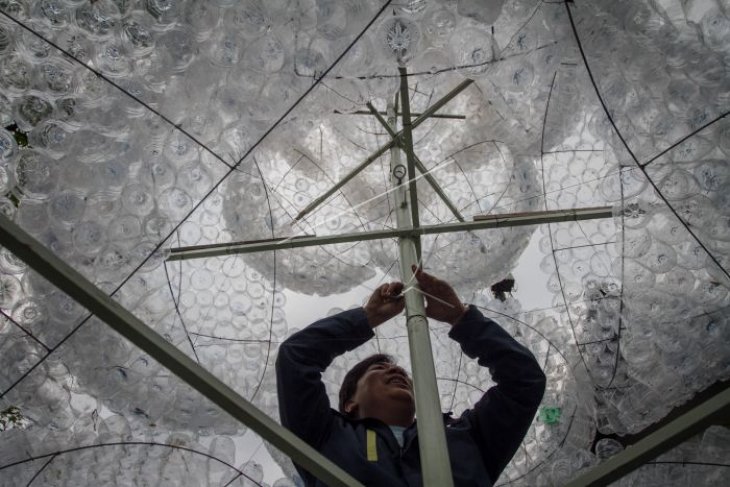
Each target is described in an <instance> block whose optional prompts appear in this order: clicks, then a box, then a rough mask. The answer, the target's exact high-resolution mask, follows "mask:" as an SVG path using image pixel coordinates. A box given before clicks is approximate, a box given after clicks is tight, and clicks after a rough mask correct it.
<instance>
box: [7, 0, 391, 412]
mask: <svg viewBox="0 0 730 487" xmlns="http://www.w3.org/2000/svg"><path fill="white" fill-rule="evenodd" d="M391 2H392V0H388V1H387V2H386V3H385V4H384V5H383V7H382V8H381V9H380V10H379V11H378V12H377V13H376V14H375V16H374V17H373V18H372V19H371V20H370V22H369V23H368V24H367V25H366V26H365V28H364V29H363V30H362V31H361V32H360V34H358V35H357V36H356V37H355V39H354V40H353V41H352V42H351V43H350V44H349V45H348V46H347V47H346V48H345V50H344V51H343V52H342V54H340V56H338V57H337V59H335V61H334V62H333V63H332V65H330V67H329V68H327V70H326V71H325V72H324V73H323V74H322V76H320V77H319V78H317V79H316V80H315V82H314V83H313V84H312V86H310V87H309V88H308V89H307V90H306V91H305V92H304V93H303V94H302V95H301V96H300V97H299V98H298V99H297V100H296V101H295V102H294V103H293V104H292V106H291V107H290V108H289V109H288V110H287V111H286V112H285V113H284V115H282V116H281V117H279V119H278V120H277V121H276V122H274V124H273V125H272V126H271V127H270V128H269V129H268V130H267V131H266V132H265V133H264V134H263V135H262V136H261V137H260V138H259V139H258V140H257V141H256V143H254V144H253V145H252V146H251V148H250V149H249V150H248V151H246V153H245V154H244V155H243V156H242V157H241V158H240V159H239V160H238V162H237V163H236V164H235V165H234V166H229V167H230V169H229V170H228V172H226V174H224V175H223V176H222V177H221V178H220V179H219V180H218V182H217V183H215V184H214V185H213V187H212V188H211V189H210V191H208V193H206V194H205V195H204V196H203V197H202V198H201V200H200V201H199V202H198V203H197V204H195V205H194V206H193V208H192V209H191V210H190V211H189V212H188V213H187V214H186V215H185V216H184V217H183V218H182V219H181V220H180V222H179V223H178V224H177V225H175V226H174V227H173V228H172V230H171V231H170V233H169V234H168V235H167V236H166V237H165V238H163V239H162V240H161V241H160V242H159V243H158V244H157V245H155V247H154V248H153V249H152V251H151V252H150V253H149V255H148V256H147V257H145V258H144V259H143V260H142V262H140V263H139V265H137V266H136V267H135V268H134V269H133V270H132V271H131V272H130V273H129V275H128V276H127V277H126V278H124V279H123V280H122V282H121V283H120V284H119V285H118V286H117V287H116V288H115V289H114V290H113V291H112V292H111V294H110V295H111V296H113V295H114V294H116V293H117V292H118V291H119V290H120V289H121V288H122V286H124V285H125V284H126V283H127V282H128V281H129V280H130V279H131V278H132V276H134V275H135V274H136V273H137V271H139V269H141V268H142V267H143V266H144V265H145V264H146V263H147V262H148V261H149V260H150V259H151V258H152V256H153V255H155V253H156V252H157V251H159V250H160V248H161V247H162V246H163V244H164V243H165V242H166V241H167V240H168V239H169V238H170V237H171V236H172V235H173V234H174V233H175V232H176V231H177V230H178V229H179V228H180V226H182V224H183V223H185V222H186V221H187V219H188V218H190V216H191V215H192V214H193V213H195V211H196V210H197V209H198V208H199V207H200V206H201V205H202V204H203V203H204V202H205V200H206V199H207V198H208V197H210V195H212V194H213V193H214V192H215V191H216V190H217V189H218V187H219V186H220V185H221V184H222V183H223V181H225V180H226V179H227V178H228V176H230V175H231V174H232V173H233V172H234V171H236V170H237V169H238V166H239V165H240V164H241V163H242V162H243V160H244V159H245V158H246V156H248V155H249V154H250V153H251V152H252V151H253V150H254V149H255V148H256V147H258V145H259V144H260V143H261V142H262V141H263V140H264V138H266V136H268V135H269V134H270V133H271V132H272V131H273V130H274V129H275V128H276V127H277V126H278V125H279V124H280V123H281V122H282V121H283V120H284V118H286V117H287V116H288V115H289V113H291V112H292V110H294V109H295V108H296V107H297V106H298V105H299V103H301V102H302V101H303V100H304V98H305V97H306V96H307V95H309V94H310V93H311V92H312V91H313V90H314V88H316V87H317V86H318V84H319V82H320V81H321V80H322V79H323V78H324V76H325V75H326V74H327V73H329V72H330V71H331V70H332V69H334V67H335V66H336V65H337V63H339V62H340V60H341V59H342V58H343V57H344V56H345V55H346V54H347V53H348V52H349V51H350V49H352V47H353V46H354V45H355V44H356V43H357V41H358V40H360V38H361V37H362V36H363V35H364V34H365V32H366V31H367V30H368V29H369V28H370V27H371V26H372V24H373V23H374V22H375V21H376V20H377V18H378V17H379V16H380V15H381V14H382V13H383V12H384V11H385V10H386V9H387V7H388V5H390V3H391ZM0 13H2V14H3V15H6V16H7V14H5V13H4V12H0ZM8 18H10V19H11V20H13V21H14V22H16V23H19V22H18V21H16V20H15V19H13V18H12V17H9V16H8ZM19 25H21V26H23V24H22V23H19ZM23 28H25V29H26V30H29V31H30V32H33V31H32V30H31V29H30V28H28V27H25V26H23ZM33 33H34V34H35V32H33ZM39 37H40V38H41V39H43V37H42V36H40V35H39ZM44 40H45V39H44ZM51 45H53V44H51ZM262 183H263V181H262ZM92 316H93V315H92V314H89V315H87V316H86V317H85V318H84V319H83V320H81V322H80V323H79V324H78V325H76V327H74V328H73V329H72V330H71V331H70V332H69V333H68V334H67V335H66V336H65V337H64V338H63V339H61V341H59V342H58V343H57V344H56V346H54V347H53V348H51V350H49V352H48V353H47V354H46V355H44V356H43V357H42V358H41V359H40V360H38V362H36V363H35V364H33V365H32V366H31V367H30V368H29V369H28V370H27V371H26V372H25V373H23V375H21V377H20V378H19V379H18V380H16V381H15V382H13V383H12V384H11V385H10V386H9V387H8V388H7V389H5V390H4V391H3V392H2V393H0V398H2V397H3V396H5V395H6V394H7V393H8V392H10V391H11V390H12V389H14V388H15V387H16V386H17V385H18V384H19V383H20V382H22V381H23V380H24V379H25V378H26V377H27V376H28V375H29V374H30V373H31V372H33V370H35V369H36V368H37V367H38V366H39V365H40V364H41V363H43V362H44V361H45V360H46V359H47V358H48V357H49V356H50V354H51V353H53V352H54V351H55V350H57V349H58V348H59V347H60V346H61V345H63V344H64V343H65V342H66V340H68V339H69V338H70V337H71V336H73V335H74V334H75V333H76V332H77V331H78V330H79V328H81V327H82V326H83V325H84V324H85V323H86V322H87V321H88V320H89V319H90V318H91V317H92Z"/></svg>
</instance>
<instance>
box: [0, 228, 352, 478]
mask: <svg viewBox="0 0 730 487" xmlns="http://www.w3.org/2000/svg"><path fill="white" fill-rule="evenodd" d="M0 244H2V246H4V247H6V248H7V249H8V250H10V251H11V252H12V253H13V254H15V255H16V256H17V257H19V258H20V259H22V260H23V261H24V262H25V263H26V264H27V265H28V266H29V267H30V268H32V269H33V270H35V271H36V272H38V273H39V274H40V275H42V276H43V277H45V278H46V279H47V280H48V281H49V282H51V283H52V284H53V285H55V286H57V287H58V288H59V289H61V290H63V292H65V293H66V294H68V295H69V296H71V297H72V298H73V299H75V300H76V301H77V302H78V303H79V304H81V305H82V306H84V307H85V308H86V309H87V310H88V311H90V312H91V313H93V314H94V315H96V316H98V317H99V318H100V319H101V320H103V321H104V322H105V323H106V324H108V325H109V326H110V327H112V328H113V329H114V330H116V331H117V332H119V333H120V334H121V335H122V336H124V337H126V338H127V339H128V340H129V341H131V342H132V343H134V344H135V345H136V346H138V347H139V348H141V349H142V350H144V351H145V352H146V353H148V354H149V355H150V356H151V357H152V358H154V359H155V360H157V361H158V362H159V363H160V364H162V365H163V366H164V367H166V368H167V369H169V370H170V371H171V372H172V373H173V374H175V375H177V376H178V377H179V378H180V379H182V380H183V381H185V382H186V383H188V384H189V385H190V386H192V387H193V388H194V389H195V390H197V391H198V392H200V393H201V394H202V395H203V396H204V397H206V398H208V399H209V400H210V401H212V402H213V403H214V404H216V405H217V406H218V407H220V408H221V409H223V410H224V411H226V412H227V413H228V414H230V415H231V416H233V417H234V418H236V419H237V420H239V421H241V422H242V423H243V424H245V425H246V426H248V427H249V428H251V429H252V430H254V431H255V432H256V433H258V434H259V435H260V436H261V437H262V438H264V439H265V440H266V441H268V442H270V443H271V444H272V445H274V446H275V447H276V448H278V449H280V450H281V451H283V452H284V453H285V454H287V455H289V457H291V459H292V460H293V461H294V462H296V463H298V464H299V465H301V466H302V467H304V468H305V469H307V470H308V471H309V472H311V473H312V474H314V475H315V476H317V477H318V478H320V479H321V480H322V481H324V482H326V483H327V485H338V486H362V484H360V483H359V482H357V481H356V480H355V479H353V478H352V477H351V476H350V475H349V474H347V473H346V472H345V471H344V470H342V469H341V468H340V467H338V466H337V465H335V464H334V463H332V462H331V461H330V460H328V459H327V458H326V457H324V456H323V455H322V454H321V453H319V452H317V451H316V450H314V449H313V448H312V447H310V446H309V445H308V444H306V443H305V442H304V441H302V440H301V439H299V438H298V437H297V436H296V435H294V434H293V433H292V432H290V431H289V430H287V429H286V428H284V427H283V426H281V425H279V424H278V423H277V422H276V421H274V420H273V419H271V418H270V417H269V416H267V415H266V413H264V412H262V411H261V410H259V409H258V408H256V406H254V405H253V404H251V403H250V402H249V401H247V400H246V399H244V398H242V397H241V396H240V395H238V394H237V393H236V391H234V390H233V389H231V388H230V387H228V386H227V385H226V384H225V383H224V382H222V381H220V380H219V379H218V378H217V377H215V376H214V375H213V374H211V373H210V372H208V371H207V370H206V369H205V368H203V367H201V366H200V365H198V364H197V363H195V362H194V361H193V360H191V359H190V358H189V357H188V356H187V355H185V354H184V353H183V352H181V351H180V350H179V349H178V348H177V347H175V346H174V345H172V344H171V343H169V342H168V341H167V340H165V339H164V338H163V337H161V336H160V335H159V334H158V333H157V332H155V331H154V330H152V329H151V328H149V327H148V326H147V325H145V324H144V323H143V322H142V321H140V320H139V319H138V318H137V317H136V316H134V315H133V314H132V313H130V312H129V311H127V310H126V309H125V308H124V307H123V306H122V305H120V304H119V303H117V302H116V301H114V300H113V299H112V298H110V297H109V296H107V295H106V294H105V293H104V292H102V291H101V290H100V289H99V288H97V287H96V286H94V284H93V283H91V282H90V281H89V280H87V279H86V278H85V277H84V276H82V275H81V274H80V273H79V272H77V271H76V270H74V269H73V268H71V267H70V266H69V265H68V264H66V263H65V262H63V261H62V260H61V259H59V258H58V257H57V256H56V255H55V254H53V253H52V252H51V251H50V250H48V249H47V248H46V247H44V246H43V245H42V244H41V243H40V242H38V241H37V240H35V239H34V238H33V237H32V236H30V235H29V234H28V233H27V232H26V231H25V230H23V229H22V228H20V227H19V226H18V225H16V224H15V223H13V222H12V221H10V220H9V219H8V218H7V217H5V216H4V215H2V214H0Z"/></svg>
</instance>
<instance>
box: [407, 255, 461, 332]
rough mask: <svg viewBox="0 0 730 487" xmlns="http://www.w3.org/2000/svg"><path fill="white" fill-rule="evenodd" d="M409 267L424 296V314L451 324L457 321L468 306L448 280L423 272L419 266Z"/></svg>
mask: <svg viewBox="0 0 730 487" xmlns="http://www.w3.org/2000/svg"><path fill="white" fill-rule="evenodd" d="M411 269H412V270H413V272H414V273H415V276H416V280H417V281H418V287H420V288H421V291H423V294H424V297H425V298H426V316H428V317H429V318H433V319H434V320H438V321H445V322H446V323H449V324H451V326H454V325H455V324H456V323H458V322H459V320H460V319H461V317H462V316H464V313H466V311H467V310H468V309H469V307H468V306H466V305H464V304H463V303H462V302H461V300H460V299H459V297H458V296H457V295H456V291H454V288H452V287H451V285H450V284H449V283H448V282H446V281H442V280H441V279H438V278H436V277H434V276H432V275H431V274H427V273H425V272H423V269H421V268H420V267H416V266H413V267H411Z"/></svg>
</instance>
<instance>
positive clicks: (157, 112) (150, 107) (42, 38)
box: [0, 10, 233, 168]
mask: <svg viewBox="0 0 730 487" xmlns="http://www.w3.org/2000/svg"><path fill="white" fill-rule="evenodd" d="M0 14H2V15H4V16H5V17H7V18H8V19H10V20H11V21H12V22H14V23H16V24H18V25H19V26H20V27H22V28H23V29H25V30H27V31H28V32H30V33H31V34H33V35H35V36H37V37H38V38H39V39H41V40H43V42H45V43H47V44H48V45H50V46H52V47H53V48H55V49H58V50H59V51H60V52H62V53H63V54H65V55H66V56H68V57H69V58H70V59H72V60H74V61H76V63H78V64H80V65H81V66H83V67H84V68H86V69H88V70H89V71H91V72H92V73H94V74H95V75H96V76H97V77H98V78H100V79H103V80H104V81H106V82H107V83H109V84H110V85H112V86H113V87H114V88H116V89H117V90H119V91H121V92H122V93H124V94H125V95H127V96H128V97H129V98H131V99H132V100H134V101H136V102H137V103H139V104H140V105H142V106H143V107H145V108H146V109H147V110H149V111H150V112H152V113H154V114H155V115H157V116H158V117H160V118H161V119H162V120H164V121H165V122H167V123H168V124H170V125H172V126H173V127H174V128H175V129H176V130H178V131H180V132H182V133H183V134H185V135H186V136H187V137H189V138H190V140H192V141H193V142H195V143H196V144H198V145H199V146H200V147H202V148H203V149H204V150H205V151H206V152H208V153H209V154H210V155H212V156H213V157H215V158H216V159H217V160H218V161H220V162H221V163H223V164H225V165H226V166H228V167H229V168H231V167H233V166H231V165H230V164H228V163H227V162H226V161H225V160H224V159H223V158H222V157H221V156H219V155H218V154H217V153H216V152H215V151H213V150H212V149H211V148H209V147H208V146H207V145H205V144H204V143H203V142H201V141H200V140H198V139H197V138H195V137H194V136H193V135H192V134H191V133H189V132H188V131H187V130H185V129H184V128H182V127H181V126H180V124H179V123H175V122H173V121H172V120H170V119H169V118H167V117H166V116H165V115H163V114H162V113H161V112H160V111H158V110H156V109H154V108H153V107H152V106H150V105H149V104H148V103H146V102H145V101H144V100H141V99H140V98H139V97H137V96H135V95H133V94H132V93H130V92H129V91H127V90H125V89H124V88H122V87H121V86H120V85H118V84H117V83H115V82H114V81H113V80H112V79H110V78H109V77H107V76H105V75H104V74H102V73H101V72H100V71H98V70H96V69H94V68H93V67H91V66H90V65H89V64H86V63H85V62H83V61H82V60H81V59H79V58H78V57H76V56H74V55H73V54H71V53H70V52H68V51H67V50H65V49H63V48H62V47H61V46H59V45H58V44H56V43H55V42H53V41H51V40H50V39H47V38H46V37H45V36H44V35H42V34H40V33H38V32H36V31H35V30H33V29H31V28H30V27H28V26H27V25H25V24H24V23H23V22H21V21H19V20H18V19H16V18H15V17H13V16H12V15H9V14H7V13H6V12H4V11H1V10H0Z"/></svg>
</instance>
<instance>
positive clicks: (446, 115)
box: [334, 110, 466, 120]
mask: <svg viewBox="0 0 730 487" xmlns="http://www.w3.org/2000/svg"><path fill="white" fill-rule="evenodd" d="M334 113H336V114H337V115H372V112H369V111H367V110H357V111H354V112H340V111H338V110H335V112H334ZM378 114H379V115H386V114H387V112H378ZM396 115H400V113H397V114H396ZM421 115H423V114H422V113H413V112H411V116H412V117H420V116H421ZM430 118H448V119H451V120H466V115H454V114H450V113H434V114H432V115H431V116H430Z"/></svg>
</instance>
